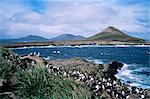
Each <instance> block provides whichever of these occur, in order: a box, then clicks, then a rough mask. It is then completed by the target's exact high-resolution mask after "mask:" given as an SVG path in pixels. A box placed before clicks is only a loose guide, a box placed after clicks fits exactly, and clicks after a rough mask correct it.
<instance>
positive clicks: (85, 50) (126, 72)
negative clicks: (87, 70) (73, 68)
mask: <svg viewBox="0 0 150 99" xmlns="http://www.w3.org/2000/svg"><path fill="white" fill-rule="evenodd" d="M12 50H13V51H14V52H15V53H17V54H19V55H27V54H29V53H33V52H40V54H41V56H42V57H45V58H48V59H69V58H76V57H80V58H82V59H86V60H88V61H93V62H95V63H98V64H107V63H108V62H110V61H113V60H117V61H120V62H122V63H124V66H123V68H122V69H121V70H119V71H118V74H116V75H115V76H116V77H117V78H119V79H120V80H121V81H122V82H124V83H128V84H130V85H131V86H137V87H141V88H149V89H150V46H125V45H124V46H123V45H121V46H120V45H118V46H57V47H56V46H47V47H29V48H26V47H24V48H16V49H12Z"/></svg>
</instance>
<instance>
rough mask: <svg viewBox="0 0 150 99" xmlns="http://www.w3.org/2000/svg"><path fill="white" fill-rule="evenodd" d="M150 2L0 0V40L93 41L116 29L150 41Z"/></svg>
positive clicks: (137, 0) (142, 0) (130, 0)
mask: <svg viewBox="0 0 150 99" xmlns="http://www.w3.org/2000/svg"><path fill="white" fill-rule="evenodd" d="M148 5H150V2H149V0H0V38H1V39H12V38H19V37H24V36H27V35H38V36H43V37H46V38H52V37H56V36H58V35H61V34H74V35H82V36H85V37H90V36H92V35H95V34H97V33H99V32H101V31H103V30H104V29H105V28H107V27H108V26H114V27H116V28H118V29H120V30H121V31H123V32H125V33H127V34H129V35H131V36H135V37H140V38H144V39H149V40H150V25H149V24H150V10H148V9H150V7H149V6H148Z"/></svg>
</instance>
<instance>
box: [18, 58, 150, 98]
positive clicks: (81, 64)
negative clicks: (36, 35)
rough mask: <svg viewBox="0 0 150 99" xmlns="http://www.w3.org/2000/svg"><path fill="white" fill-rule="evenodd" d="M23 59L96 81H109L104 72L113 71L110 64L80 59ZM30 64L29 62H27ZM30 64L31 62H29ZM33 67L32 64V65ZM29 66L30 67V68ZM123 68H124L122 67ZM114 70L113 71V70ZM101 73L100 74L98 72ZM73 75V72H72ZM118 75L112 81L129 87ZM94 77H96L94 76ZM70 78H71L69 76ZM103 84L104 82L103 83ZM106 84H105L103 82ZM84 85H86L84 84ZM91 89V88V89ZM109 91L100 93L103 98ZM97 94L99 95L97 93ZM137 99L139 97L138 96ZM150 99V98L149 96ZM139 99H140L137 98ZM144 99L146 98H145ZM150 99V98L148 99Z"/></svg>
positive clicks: (146, 90) (145, 90)
mask: <svg viewBox="0 0 150 99" xmlns="http://www.w3.org/2000/svg"><path fill="white" fill-rule="evenodd" d="M20 58H21V59H27V60H32V61H35V63H37V64H43V65H44V64H45V62H46V64H45V67H46V68H48V69H49V67H47V66H48V65H47V64H49V65H51V66H52V67H56V68H62V67H63V69H64V70H65V71H69V70H71V71H72V70H77V71H80V72H83V73H85V74H87V75H91V76H92V77H93V78H94V79H96V78H102V79H103V78H105V80H108V78H109V77H106V75H104V74H103V72H104V71H106V72H107V71H109V72H108V74H109V73H111V72H110V70H111V68H109V66H110V64H111V63H108V64H96V63H93V62H89V61H86V60H82V59H79V58H76V59H62V60H50V61H45V60H44V59H43V57H39V56H32V55H31V56H24V57H20ZM27 62H29V61H27ZM29 63H30V62H29ZM30 65H31V63H30ZM30 65H29V66H30ZM121 68H122V67H121ZM117 69H120V68H118V67H117V68H115V71H116V70H117ZM112 70H113V69H112ZM98 71H100V72H98ZM72 73H73V72H72ZM115 74H116V72H115V73H112V77H111V79H116V81H119V82H118V84H119V85H121V86H124V87H125V88H126V87H127V86H129V85H127V84H124V83H123V82H121V81H120V80H119V79H117V78H116V77H115V76H114V75H115ZM93 75H94V76H93ZM69 77H70V76H69ZM102 82H103V81H102ZM78 83H83V81H80V80H79V82H78ZM103 83H104V82H103ZM83 84H84V83H83ZM90 88H91V87H89V89H90ZM133 88H137V87H134V86H133ZM137 89H138V90H141V88H137ZM142 90H143V91H142V92H145V94H146V95H147V94H149V93H147V92H149V90H150V89H142ZM106 92H107V91H106V90H105V91H102V92H101V93H99V94H100V95H101V96H102V95H103V94H104V93H106ZM95 94H97V93H95ZM133 95H136V94H131V96H130V97H132V96H133ZM103 96H104V97H106V96H107V97H110V96H109V95H108V92H107V95H103ZM136 97H137V95H136ZM148 97H150V96H148ZM108 99H109V98H108ZM137 99H138V98H137ZM143 99H144V98H143ZM146 99H148V98H146Z"/></svg>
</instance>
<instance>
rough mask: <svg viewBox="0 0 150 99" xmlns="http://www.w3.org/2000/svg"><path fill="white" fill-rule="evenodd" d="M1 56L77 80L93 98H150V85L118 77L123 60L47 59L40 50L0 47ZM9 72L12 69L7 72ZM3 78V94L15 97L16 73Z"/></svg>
mask: <svg viewBox="0 0 150 99" xmlns="http://www.w3.org/2000/svg"><path fill="white" fill-rule="evenodd" d="M1 57H2V58H4V59H5V60H6V61H7V62H8V63H13V64H15V65H16V67H17V68H21V69H22V70H30V69H31V68H32V67H34V66H42V67H43V68H46V69H47V71H48V73H49V75H54V76H56V77H57V76H59V75H61V76H63V77H67V78H68V79H72V80H73V81H74V82H75V83H78V84H83V85H85V86H86V88H87V90H89V92H90V93H91V94H92V98H93V99H97V98H100V99H149V98H150V89H142V88H138V87H135V86H130V85H128V84H125V83H123V82H121V81H120V80H119V79H117V78H116V77H115V75H116V74H117V73H118V70H120V69H121V68H122V67H123V63H121V62H118V61H112V62H109V63H107V64H96V63H94V62H89V61H86V60H84V59H80V58H72V59H59V60H46V59H44V58H43V57H41V56H40V55H39V54H38V53H29V54H28V55H24V56H18V55H16V54H15V53H13V52H10V51H9V50H5V51H1ZM8 73H9V72H8ZM8 78H9V79H2V78H1V79H0V89H1V90H0V97H3V96H8V97H10V98H13V99H16V98H15V94H14V93H13V92H11V90H10V89H11V85H13V84H12V83H13V81H14V80H15V78H14V76H12V77H8Z"/></svg>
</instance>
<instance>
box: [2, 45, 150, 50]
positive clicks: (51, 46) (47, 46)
mask: <svg viewBox="0 0 150 99" xmlns="http://www.w3.org/2000/svg"><path fill="white" fill-rule="evenodd" d="M4 47H5V46H4ZM57 47H73V48H74V47H79V48H83V47H150V45H143V44H137V45H124V44H120V45H118V44H117V45H75V46H71V45H61V46H55V45H46V46H43V45H41V46H37V45H36V46H21V47H18V46H17V47H10V46H8V47H6V48H9V49H26V48H57Z"/></svg>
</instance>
